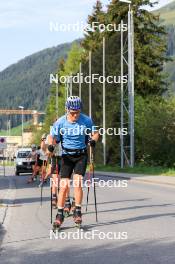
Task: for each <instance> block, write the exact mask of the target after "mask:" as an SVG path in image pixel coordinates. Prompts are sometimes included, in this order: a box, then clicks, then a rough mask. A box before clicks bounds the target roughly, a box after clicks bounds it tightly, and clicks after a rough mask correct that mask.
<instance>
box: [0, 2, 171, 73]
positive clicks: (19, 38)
mask: <svg viewBox="0 0 175 264" xmlns="http://www.w3.org/2000/svg"><path fill="white" fill-rule="evenodd" d="M171 1H172V0H160V1H159V5H158V6H157V7H156V8H159V7H161V6H163V5H165V4H168V3H169V2H171ZM95 2H96V1H95V0H74V1H66V0H65V1H62V0H5V1H0V36H1V41H0V71H1V70H3V69H5V68H6V67H7V66H9V65H11V64H12V63H15V62H17V61H18V60H20V59H22V58H24V57H25V56H27V55H30V54H32V53H34V52H37V51H40V50H42V49H45V48H48V47H53V46H56V45H58V44H60V43H64V42H68V41H72V40H74V39H76V38H79V37H82V36H83V33H82V31H69V32H68V31H67V32H63V31H60V32H56V31H51V30H50V22H53V23H54V24H55V22H57V23H58V25H59V24H75V23H77V22H78V23H79V25H81V23H82V24H83V23H84V24H85V22H86V20H87V16H88V14H91V11H92V6H93V4H94V3H95ZM109 2H110V1H109V0H102V3H103V4H104V7H105V5H106V4H108V3H109Z"/></svg>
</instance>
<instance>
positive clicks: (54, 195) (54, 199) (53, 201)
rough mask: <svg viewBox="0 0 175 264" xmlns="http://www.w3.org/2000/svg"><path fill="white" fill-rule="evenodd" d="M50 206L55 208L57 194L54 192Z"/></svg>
mask: <svg viewBox="0 0 175 264" xmlns="http://www.w3.org/2000/svg"><path fill="white" fill-rule="evenodd" d="M52 206H53V208H54V209H57V196H56V194H53V196H52Z"/></svg>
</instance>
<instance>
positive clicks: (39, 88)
mask: <svg viewBox="0 0 175 264" xmlns="http://www.w3.org/2000/svg"><path fill="white" fill-rule="evenodd" d="M71 45H72V43H65V44H62V45H58V46H56V47H53V48H48V49H45V50H43V51H40V52H37V53H35V54H32V55H30V56H28V57H26V58H24V59H23V60H20V61H19V62H18V63H16V64H13V65H11V66H10V67H8V68H6V69H5V70H3V71H2V72H0V94H1V97H0V108H11V109H14V108H18V105H23V106H24V107H25V108H31V109H35V108H36V109H37V110H44V108H45V103H46V100H47V96H48V92H49V87H50V84H49V75H50V73H54V72H55V71H56V69H57V67H58V61H59V60H60V59H61V58H62V57H63V58H65V57H66V55H67V53H68V51H69V50H70V48H71Z"/></svg>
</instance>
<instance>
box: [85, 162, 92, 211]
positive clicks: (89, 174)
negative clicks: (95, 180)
mask: <svg viewBox="0 0 175 264" xmlns="http://www.w3.org/2000/svg"><path fill="white" fill-rule="evenodd" d="M90 170H91V166H90V163H89V173H88V191H87V199H86V213H87V208H88V203H89V190H90V186H89V181H90V178H91V171H90Z"/></svg>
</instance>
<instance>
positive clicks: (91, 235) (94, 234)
mask: <svg viewBox="0 0 175 264" xmlns="http://www.w3.org/2000/svg"><path fill="white" fill-rule="evenodd" d="M52 239H60V240H66V239H67V240H70V239H73V240H96V239H98V240H126V239H128V233H127V232H106V233H105V232H102V231H99V230H92V231H86V232H85V231H84V230H83V229H80V230H77V231H75V232H67V233H66V232H63V231H58V230H57V231H56V232H54V231H53V230H50V240H52Z"/></svg>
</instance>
